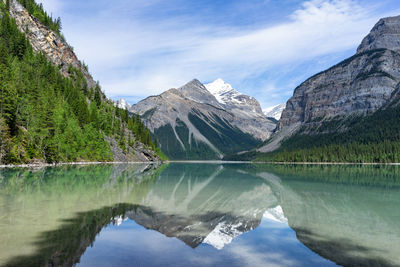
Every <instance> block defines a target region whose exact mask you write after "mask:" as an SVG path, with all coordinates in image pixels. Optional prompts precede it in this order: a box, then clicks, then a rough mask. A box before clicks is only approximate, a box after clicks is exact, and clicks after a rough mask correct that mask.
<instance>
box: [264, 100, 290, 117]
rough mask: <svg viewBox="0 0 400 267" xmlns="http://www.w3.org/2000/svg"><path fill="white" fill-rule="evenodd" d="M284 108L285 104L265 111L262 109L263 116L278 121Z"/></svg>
mask: <svg viewBox="0 0 400 267" xmlns="http://www.w3.org/2000/svg"><path fill="white" fill-rule="evenodd" d="M285 108H286V104H279V105H276V106H272V107H269V108H266V109H263V112H264V114H265V115H266V116H267V117H269V118H274V119H276V120H280V118H281V116H282V112H283V110H284V109H285Z"/></svg>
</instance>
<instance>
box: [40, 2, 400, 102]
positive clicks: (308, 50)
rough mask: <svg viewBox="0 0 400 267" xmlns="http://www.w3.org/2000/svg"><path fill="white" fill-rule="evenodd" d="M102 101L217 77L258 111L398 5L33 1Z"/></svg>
mask: <svg viewBox="0 0 400 267" xmlns="http://www.w3.org/2000/svg"><path fill="white" fill-rule="evenodd" d="M38 2H42V3H43V5H44V7H45V8H46V9H47V10H48V11H49V12H50V13H52V14H53V16H55V17H57V16H60V17H61V19H62V23H63V32H64V35H65V36H66V38H67V40H68V42H69V43H70V44H71V45H72V46H73V47H74V48H75V52H76V53H77V54H78V57H79V58H80V59H81V60H83V61H85V63H87V64H88V65H89V69H90V71H91V73H92V74H93V76H94V78H95V79H96V80H99V81H100V84H101V85H102V88H103V90H104V91H105V92H106V94H107V95H108V96H109V97H110V98H112V99H118V98H125V99H127V100H128V102H130V103H131V104H134V103H136V102H137V101H139V100H141V99H143V98H145V97H147V96H149V95H155V94H159V93H161V92H163V91H165V90H167V89H169V88H174V87H179V86H181V85H183V84H185V83H186V82H188V81H190V80H192V79H194V78H197V79H199V80H200V81H202V82H204V83H207V82H211V81H213V80H215V79H217V78H222V79H224V80H225V81H226V82H228V83H230V84H232V86H233V87H234V88H235V89H237V90H239V91H241V92H243V93H246V94H249V95H252V96H254V97H256V98H257V99H258V100H259V101H260V103H261V105H262V106H263V107H264V108H265V107H268V106H272V105H275V104H280V103H284V102H286V101H287V100H288V98H290V96H291V95H292V94H293V90H294V89H295V87H296V86H297V85H299V84H300V83H301V82H302V81H304V80H305V79H307V78H308V77H309V76H311V75H313V74H315V73H317V72H319V71H322V70H324V69H326V68H328V67H329V66H331V65H333V64H335V63H337V62H339V61H341V60H343V59H345V58H346V57H348V56H351V55H352V54H354V53H355V50H356V48H357V46H358V45H359V43H360V42H361V40H362V38H363V37H364V36H365V35H366V34H367V33H368V32H369V31H370V29H371V28H372V27H373V26H374V24H375V23H376V22H377V21H378V19H379V18H381V17H386V16H394V15H400V1H398V0H380V1H375V0H374V1H370V0H366V1H361V0H308V1H299V0H235V1H233V0H232V1H222V0H196V1H195V0H193V1H189V0H112V1H109V0H85V1H81V0H39V1H38Z"/></svg>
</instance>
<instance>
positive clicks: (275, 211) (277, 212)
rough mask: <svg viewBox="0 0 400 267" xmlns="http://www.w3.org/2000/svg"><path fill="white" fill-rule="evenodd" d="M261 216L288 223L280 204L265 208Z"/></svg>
mask: <svg viewBox="0 0 400 267" xmlns="http://www.w3.org/2000/svg"><path fill="white" fill-rule="evenodd" d="M263 218H264V219H267V220H271V221H274V222H279V223H285V224H287V223H288V219H287V218H286V217H285V214H284V213H283V209H282V207H281V206H276V207H275V208H271V209H268V210H266V211H265V212H264V214H263Z"/></svg>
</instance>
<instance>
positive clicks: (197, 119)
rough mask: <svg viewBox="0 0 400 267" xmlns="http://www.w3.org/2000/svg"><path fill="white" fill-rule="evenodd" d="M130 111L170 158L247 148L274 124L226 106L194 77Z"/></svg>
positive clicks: (266, 134)
mask: <svg viewBox="0 0 400 267" xmlns="http://www.w3.org/2000/svg"><path fill="white" fill-rule="evenodd" d="M260 110H261V108H260ZM130 111H131V112H133V113H137V114H139V115H141V116H142V119H143V121H144V123H145V125H146V126H147V127H148V128H149V129H150V131H152V132H153V133H154V135H155V136H156V137H157V139H158V141H159V143H160V145H161V149H162V150H163V151H164V153H166V154H167V155H168V156H169V157H170V158H172V159H216V158H221V157H222V156H223V155H226V154H230V153H235V152H240V151H243V150H247V149H251V148H253V147H255V146H256V145H257V144H259V143H260V142H261V141H262V140H265V139H266V138H267V137H269V136H270V134H271V132H272V130H273V129H274V127H275V124H274V123H273V122H271V121H269V120H268V119H267V118H266V117H265V116H264V115H261V116H258V115H257V114H253V115H247V116H245V115H244V113H243V112H242V113H241V115H238V112H235V111H233V110H230V109H228V108H227V107H226V105H225V104H222V103H220V102H218V100H217V99H216V98H215V96H214V95H212V94H211V93H210V92H209V91H208V90H207V89H206V87H205V86H204V85H203V84H202V83H201V82H199V81H198V80H193V81H191V82H190V83H188V84H186V85H184V86H182V87H180V88H178V89H170V90H168V91H166V92H164V93H162V94H161V95H158V96H152V97H149V98H147V99H145V100H142V101H140V102H139V103H138V104H136V105H134V106H133V107H132V108H131V109H130ZM253 113H254V112H253ZM247 114H251V113H249V112H248V113H247Z"/></svg>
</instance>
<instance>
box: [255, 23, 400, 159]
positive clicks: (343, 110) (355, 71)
mask: <svg viewBox="0 0 400 267" xmlns="http://www.w3.org/2000/svg"><path fill="white" fill-rule="evenodd" d="M399 51H400V16H399V17H391V18H385V19H382V20H380V21H379V22H378V23H377V24H376V25H375V27H374V28H373V29H372V31H371V33H370V34H369V35H368V36H367V37H365V39H364V40H363V41H362V44H361V45H360V46H359V48H358V51H357V53H356V54H355V55H354V56H352V57H351V58H349V59H346V60H344V61H343V62H341V63H339V64H337V65H335V66H333V67H331V68H330V69H328V70H326V71H323V72H321V73H319V74H317V75H315V76H313V77H311V78H310V79H308V80H307V81H305V82H304V83H302V84H301V85H300V86H298V87H297V88H296V89H295V91H294V94H293V97H292V98H290V99H289V101H288V102H287V105H286V108H285V110H284V111H283V113H282V117H281V119H280V121H279V123H278V128H277V129H278V133H277V134H276V136H279V138H278V139H280V140H281V139H283V138H284V137H285V136H287V135H289V134H291V133H293V132H294V131H295V129H298V128H299V127H301V126H309V125H313V126H315V125H320V124H322V123H324V122H326V121H329V120H332V119H334V118H335V119H338V118H339V119H340V118H345V117H348V116H351V115H355V114H357V115H366V114H370V113H373V112H375V111H376V110H378V109H380V108H381V107H383V106H385V105H387V104H388V103H390V102H391V101H392V99H393V94H394V92H395V91H396V88H397V87H398V85H399V82H400V54H399V53H398V52H399ZM311 133H312V132H311ZM276 148H277V144H275V143H274V142H271V143H270V144H269V145H267V146H266V147H264V148H262V149H261V151H262V152H268V151H271V150H273V149H276Z"/></svg>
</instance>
